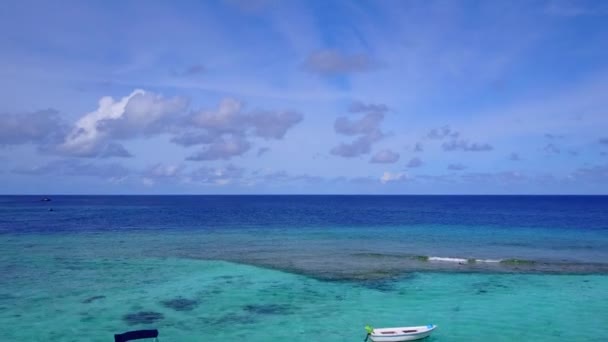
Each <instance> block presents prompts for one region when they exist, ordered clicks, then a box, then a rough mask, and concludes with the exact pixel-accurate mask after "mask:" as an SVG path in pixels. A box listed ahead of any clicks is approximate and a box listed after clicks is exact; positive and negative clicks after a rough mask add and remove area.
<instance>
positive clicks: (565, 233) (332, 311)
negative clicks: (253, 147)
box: [0, 197, 608, 341]
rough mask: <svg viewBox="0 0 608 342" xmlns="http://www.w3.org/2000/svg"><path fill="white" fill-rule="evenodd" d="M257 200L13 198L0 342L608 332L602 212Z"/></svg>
mask: <svg viewBox="0 0 608 342" xmlns="http://www.w3.org/2000/svg"><path fill="white" fill-rule="evenodd" d="M254 199H255V201H252V199H251V198H241V197H239V198H232V199H226V198H220V203H219V204H218V203H215V204H213V201H208V200H207V199H206V198H205V199H204V200H203V201H201V200H197V198H188V199H187V200H184V199H183V198H178V199H177V200H169V199H168V198H156V199H150V198H137V197H136V198H135V199H133V198H130V199H129V200H127V201H125V199H124V198H112V197H110V198H107V197H106V198H97V197H94V198H90V197H84V198H75V197H67V198H54V199H53V202H51V203H44V204H43V203H39V202H38V201H37V199H35V198H28V197H26V198H23V197H19V198H14V197H9V198H6V197H5V198H3V202H2V204H3V205H2V207H1V208H0V229H1V231H2V234H1V235H0V247H1V248H2V254H0V271H1V272H2V281H1V282H0V323H1V324H0V340H2V341H49V340H52V341H108V340H111V339H112V335H113V334H114V333H116V332H123V331H126V330H133V329H140V328H158V329H159V330H160V334H161V335H160V336H161V341H220V340H222V341H235V340H247V341H271V340H273V341H276V340H284V341H362V340H363V338H364V337H365V332H364V329H363V327H364V325H365V324H371V325H373V326H377V327H382V326H395V325H422V324H428V323H434V324H437V325H439V329H438V330H437V331H436V332H435V333H434V334H433V335H432V337H431V338H430V339H429V340H430V341H487V340H497V341H524V340H525V341H569V340H571V341H605V340H606V338H607V336H608V328H607V327H608V304H607V303H608V295H607V293H608V275H607V274H608V272H606V263H607V262H608V258H606V253H608V244H607V231H606V229H605V227H606V225H605V224H606V222H607V221H606V217H605V214H604V211H603V210H602V209H605V208H606V200H605V199H603V201H599V202H597V201H598V200H597V199H595V201H596V202H589V203H590V204H587V206H586V207H585V205H584V204H581V202H580V201H581V199H580V198H578V199H577V202H576V203H575V204H574V205H575V206H577V205H578V206H582V207H584V208H586V209H587V210H586V211H585V212H583V211H582V210H576V209H572V206H573V203H572V199H570V200H568V199H565V200H564V199H560V198H558V199H557V200H555V199H552V200H551V201H553V202H555V201H558V204H555V203H552V204H551V203H550V204H547V203H546V202H543V201H546V199H544V200H543V199H542V198H541V199H539V200H536V201H535V202H534V201H533V204H534V205H535V206H536V208H537V209H536V210H532V211H530V209H529V205H527V206H526V209H525V210H524V209H522V210H523V212H522V210H519V209H518V207H517V205H516V204H513V202H512V201H513V199H511V200H509V201H508V202H506V203H505V202H502V203H501V202H500V201H501V199H498V200H494V205H493V206H492V205H490V206H486V207H484V208H481V209H480V208H479V206H476V209H475V210H473V209H470V210H469V211H467V210H466V209H462V208H466V207H467V205H461V208H460V212H459V214H458V215H455V214H454V215H451V214H450V211H449V208H452V207H453V206H454V205H457V203H458V202H455V203H451V205H450V203H445V202H442V201H445V200H444V199H438V200H434V201H435V202H433V199H425V200H424V201H423V202H420V199H416V198H414V199H408V198H397V199H395V198H390V199H389V200H390V201H391V203H392V204H387V203H388V202H385V203H382V202H383V201H385V200H386V199H384V198H380V199H375V200H374V199H373V198H367V199H364V201H365V202H367V203H361V202H357V201H359V199H350V200H349V199H346V204H343V203H344V200H343V199H342V200H341V201H340V203H330V204H327V203H324V204H323V205H318V206H315V203H317V202H318V200H315V199H310V198H304V199H303V200H297V199H292V200H290V201H292V202H291V203H284V202H285V200H284V199H282V200H281V201H278V202H283V203H278V202H273V200H272V199H263V200H262V201H260V200H259V199H257V198H254ZM451 200H452V201H453V199H451ZM451 200H450V199H448V201H451ZM222 201H224V202H222ZM226 201H228V202H226ZM230 201H232V202H230ZM264 201H266V203H260V202H264ZM325 201H326V200H325ZM348 201H351V203H348ZM353 201H355V202H354V203H353ZM378 201H380V202H381V203H380V205H379V204H378ZM461 201H467V200H466V199H465V200H461ZM468 201H469V202H468V204H469V206H471V207H472V206H473V204H474V202H475V201H476V200H475V199H473V200H472V201H473V203H472V202H471V200H468ZM497 201H498V203H497ZM524 201H529V199H524ZM560 201H562V202H560ZM568 201H570V202H568ZM395 202H397V204H395ZM382 204H384V205H382ZM465 204H466V202H465ZM506 204H508V206H511V207H510V208H508V209H504V207H505V205H506ZM252 206H253V208H252ZM421 206H422V207H421ZM513 206H515V207H513ZM50 207H52V208H53V211H52V212H51V211H48V209H49V208H50ZM352 207H355V208H356V209H357V211H354V212H350V213H349V212H348V210H350V209H349V208H352ZM382 208H384V210H382ZM399 208H402V209H399ZM443 208H448V209H446V211H445V212H444V214H443V216H437V215H431V214H428V213H429V212H442V210H443ZM560 208H561V209H560ZM564 208H567V209H564ZM327 211H330V213H328V212H327ZM473 211H476V212H477V213H476V216H475V217H474V218H473V214H474V213H473ZM286 212H287V214H285V213H286ZM331 212H333V213H334V215H333V216H332V215H330V214H331ZM345 212H346V213H345ZM425 212H426V213H427V214H424V215H423V214H421V213H425ZM311 213H312V215H316V217H312V218H311V217H310V215H311ZM349 214H350V215H349ZM524 214H525V215H524ZM341 215H342V216H344V217H346V218H345V219H343V220H342V221H340V220H339V218H340V217H338V218H336V217H335V216H341ZM535 215H536V216H535ZM248 216H249V217H248ZM347 216H348V217H347ZM522 216H524V217H523V218H522ZM542 216H545V217H546V218H547V220H545V222H549V223H550V224H553V223H554V222H553V221H555V222H557V221H559V222H561V224H553V225H552V226H551V225H549V224H544V225H543V224H539V222H540V223H542V222H543V220H542V219H541V217H542ZM552 216H559V219H558V218H557V217H552ZM300 217H303V219H301V220H300ZM326 217H327V218H326ZM496 217H502V224H501V223H500V222H501V220H499V219H496ZM223 218H225V219H223ZM324 222H327V223H324ZM266 223H268V224H266ZM429 257H430V258H429ZM433 257H441V258H444V257H445V258H461V259H462V260H466V262H458V261H456V262H454V261H453V260H452V261H433V259H432V258H433ZM473 259H474V260H478V261H476V262H472V261H470V260H473ZM481 260H492V261H495V260H503V262H489V263H485V262H481ZM579 327H580V328H579Z"/></svg>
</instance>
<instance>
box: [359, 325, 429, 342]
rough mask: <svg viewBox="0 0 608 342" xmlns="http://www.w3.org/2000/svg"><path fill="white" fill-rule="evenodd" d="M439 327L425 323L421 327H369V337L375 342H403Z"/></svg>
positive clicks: (423, 335)
mask: <svg viewBox="0 0 608 342" xmlns="http://www.w3.org/2000/svg"><path fill="white" fill-rule="evenodd" d="M435 328H437V326H436V325H434V324H429V325H423V326H419V327H397V328H380V329H378V328H375V329H374V328H368V327H366V330H367V332H368V337H369V338H370V339H371V340H372V341H373V342H401V341H414V340H420V339H422V338H425V337H428V336H429V335H431V333H432V332H433V330H435Z"/></svg>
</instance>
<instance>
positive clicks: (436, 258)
mask: <svg viewBox="0 0 608 342" xmlns="http://www.w3.org/2000/svg"><path fill="white" fill-rule="evenodd" d="M469 260H475V262H479V263H482V262H484V263H496V262H501V261H502V260H501V259H464V258H447V257H437V256H432V257H429V261H437V262H457V263H467V262H469Z"/></svg>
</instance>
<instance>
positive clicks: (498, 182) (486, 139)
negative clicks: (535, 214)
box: [0, 0, 608, 194]
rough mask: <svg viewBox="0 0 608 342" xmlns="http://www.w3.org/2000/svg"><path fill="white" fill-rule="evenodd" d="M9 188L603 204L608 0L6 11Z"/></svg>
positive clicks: (3, 136)
mask: <svg viewBox="0 0 608 342" xmlns="http://www.w3.org/2000/svg"><path fill="white" fill-rule="evenodd" d="M0 30H2V32H3V34H2V35H0V51H1V53H0V90H1V91H0V165H1V166H0V185H1V188H0V193H14V194H21V193H34V194H36V193H65V194H72V193H85V194H86V193H102V194H106V193H107V194H128V193H134V194H161V193H172V194H177V193H184V194H208V193H213V194H236V193H244V194H252V193H289V194H291V193H321V194H324V193H345V194H351V193H358V194H562V193H563V194H587V193H588V194H605V193H608V132H607V128H608V109H607V108H608V48H607V46H608V45H607V43H606V42H608V4H607V3H606V2H605V1H295V0H294V1H271V0H251V1H238V0H226V1H219V0H218V1H175V2H170V1H60V2H48V1H4V2H2V4H0Z"/></svg>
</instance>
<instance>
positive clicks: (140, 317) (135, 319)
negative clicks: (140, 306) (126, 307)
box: [122, 311, 165, 325]
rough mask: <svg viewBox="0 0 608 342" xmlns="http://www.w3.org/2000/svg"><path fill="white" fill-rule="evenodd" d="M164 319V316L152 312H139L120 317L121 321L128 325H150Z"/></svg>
mask: <svg viewBox="0 0 608 342" xmlns="http://www.w3.org/2000/svg"><path fill="white" fill-rule="evenodd" d="M164 318H165V316H164V315H163V314H162V313H160V312H154V311H140V312H134V313H130V314H126V315H124V316H122V319H123V321H125V322H127V324H129V325H136V324H152V323H155V322H156V321H160V320H161V319H164Z"/></svg>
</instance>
